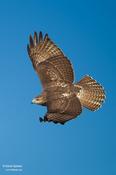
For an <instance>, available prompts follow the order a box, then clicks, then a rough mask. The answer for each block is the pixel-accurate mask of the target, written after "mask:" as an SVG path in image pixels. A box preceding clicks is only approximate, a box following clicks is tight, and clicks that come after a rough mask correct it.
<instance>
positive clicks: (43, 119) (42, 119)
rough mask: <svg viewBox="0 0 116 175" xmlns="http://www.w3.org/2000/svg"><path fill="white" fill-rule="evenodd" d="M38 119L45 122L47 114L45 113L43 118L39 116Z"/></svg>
mask: <svg viewBox="0 0 116 175" xmlns="http://www.w3.org/2000/svg"><path fill="white" fill-rule="evenodd" d="M39 121H40V122H46V121H48V118H47V115H45V116H44V118H42V117H40V118H39Z"/></svg>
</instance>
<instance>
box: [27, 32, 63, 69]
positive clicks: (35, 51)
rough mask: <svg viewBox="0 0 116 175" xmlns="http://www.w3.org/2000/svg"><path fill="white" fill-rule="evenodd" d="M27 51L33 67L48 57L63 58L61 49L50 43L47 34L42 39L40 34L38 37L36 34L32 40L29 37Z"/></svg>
mask: <svg viewBox="0 0 116 175" xmlns="http://www.w3.org/2000/svg"><path fill="white" fill-rule="evenodd" d="M27 50H28V54H29V56H30V58H31V59H32V62H33V66H34V67H36V66H37V64H39V63H41V62H43V61H45V60H47V59H48V58H50V57H55V56H64V54H63V52H62V51H61V49H59V48H58V47H57V46H56V45H55V44H54V43H53V41H51V39H50V38H49V36H48V34H46V35H45V37H43V35H42V32H40V33H39V37H38V34H37V33H36V32H35V33H34V38H32V36H31V35H30V44H29V45H27Z"/></svg>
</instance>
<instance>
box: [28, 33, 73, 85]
mask: <svg viewBox="0 0 116 175" xmlns="http://www.w3.org/2000/svg"><path fill="white" fill-rule="evenodd" d="M27 49H28V54H29V56H30V58H31V61H32V64H33V67H34V69H35V70H36V72H37V73H38V75H39V77H40V79H41V81H42V84H43V86H44V87H46V86H47V84H48V83H50V82H53V81H66V82H73V80H74V74H73V69H72V65H71V63H70V61H69V60H68V59H67V57H65V56H64V54H63V52H62V51H61V50H60V49H59V48H58V47H57V46H56V45H55V44H54V43H53V42H52V41H51V39H50V38H49V37H48V35H47V34H46V35H45V37H44V38H43V36H42V33H41V32H40V33H39V37H38V35H37V33H36V32H35V33H34V38H32V37H31V36H30V44H29V45H28V46H27Z"/></svg>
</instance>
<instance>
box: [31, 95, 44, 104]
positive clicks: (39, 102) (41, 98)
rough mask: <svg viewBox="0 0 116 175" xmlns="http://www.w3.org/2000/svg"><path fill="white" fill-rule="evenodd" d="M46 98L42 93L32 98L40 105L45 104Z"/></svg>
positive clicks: (34, 102) (33, 102)
mask: <svg viewBox="0 0 116 175" xmlns="http://www.w3.org/2000/svg"><path fill="white" fill-rule="evenodd" d="M45 102H46V101H45V99H44V97H43V96H42V95H40V96H37V97H35V98H33V99H32V102H31V103H32V104H38V105H44V104H45Z"/></svg>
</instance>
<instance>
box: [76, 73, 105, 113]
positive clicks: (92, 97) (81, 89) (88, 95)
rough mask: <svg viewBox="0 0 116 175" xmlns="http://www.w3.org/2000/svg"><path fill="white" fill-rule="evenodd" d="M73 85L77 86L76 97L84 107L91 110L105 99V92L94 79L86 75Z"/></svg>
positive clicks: (99, 105) (96, 107) (95, 108)
mask: <svg viewBox="0 0 116 175" xmlns="http://www.w3.org/2000/svg"><path fill="white" fill-rule="evenodd" d="M75 86H76V87H77V88H78V92H77V97H78V98H79V100H80V102H81V104H82V105H83V106H84V107H86V108H88V109H90V110H92V111H94V110H97V109H98V108H99V107H101V105H102V103H103V101H104V100H105V92H104V89H103V87H102V86H101V85H100V84H99V83H97V82H96V80H94V79H93V78H92V77H90V76H88V75H86V76H85V77H84V78H83V79H82V80H80V81H79V82H78V83H77V84H75Z"/></svg>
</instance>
